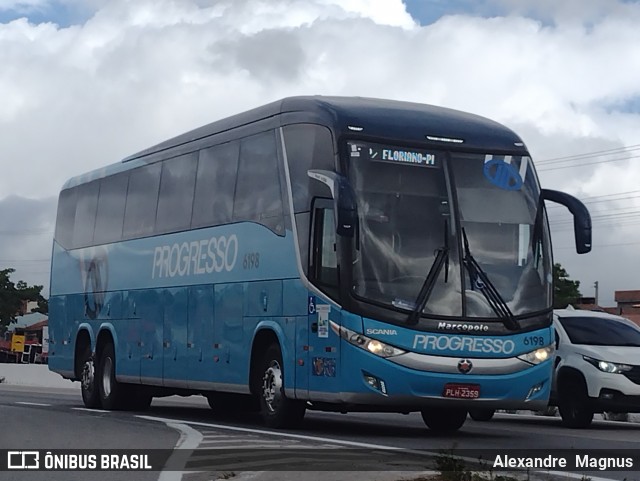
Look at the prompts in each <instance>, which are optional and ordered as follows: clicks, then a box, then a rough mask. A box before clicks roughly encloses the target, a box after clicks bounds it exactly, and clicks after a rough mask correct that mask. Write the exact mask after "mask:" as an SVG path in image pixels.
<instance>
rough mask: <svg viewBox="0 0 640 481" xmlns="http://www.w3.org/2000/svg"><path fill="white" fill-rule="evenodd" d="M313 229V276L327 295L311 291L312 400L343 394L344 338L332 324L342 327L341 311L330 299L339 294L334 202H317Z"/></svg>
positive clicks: (310, 361) (311, 265)
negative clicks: (322, 395) (341, 362)
mask: <svg viewBox="0 0 640 481" xmlns="http://www.w3.org/2000/svg"><path fill="white" fill-rule="evenodd" d="M312 212H313V217H312V228H311V255H310V266H309V267H310V269H309V271H310V275H311V278H312V280H313V283H314V284H315V285H316V286H318V288H320V290H321V291H322V292H323V293H326V295H321V294H316V293H315V292H311V291H310V292H309V296H308V312H309V321H308V322H309V329H308V333H309V341H308V346H309V370H310V372H309V397H310V399H312V400H313V399H319V395H318V394H319V393H323V392H339V386H338V377H339V376H338V369H339V360H340V352H339V347H340V339H339V337H338V336H337V335H336V334H335V333H333V332H331V328H330V325H329V322H330V321H333V322H335V323H337V324H338V325H340V324H341V320H340V310H339V309H338V308H336V307H335V304H333V303H331V302H330V301H329V300H328V299H329V298H330V297H334V298H336V296H337V293H338V263H337V253H336V225H335V221H334V218H333V201H331V200H328V199H316V200H315V201H314V205H313V210H312Z"/></svg>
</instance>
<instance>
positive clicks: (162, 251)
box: [151, 234, 238, 279]
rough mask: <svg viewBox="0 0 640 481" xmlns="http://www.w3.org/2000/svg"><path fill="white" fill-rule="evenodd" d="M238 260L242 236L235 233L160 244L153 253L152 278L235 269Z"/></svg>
mask: <svg viewBox="0 0 640 481" xmlns="http://www.w3.org/2000/svg"><path fill="white" fill-rule="evenodd" d="M237 259H238V238H237V237H236V236H235V234H234V235H231V236H230V237H229V238H227V237H225V236H220V237H211V238H210V239H202V240H196V241H191V242H183V243H181V244H178V243H175V244H171V245H164V246H158V247H156V249H155V252H154V254H153V269H152V272H151V278H152V279H156V278H157V279H162V278H165V277H176V276H178V277H183V276H189V275H201V274H211V273H213V272H222V271H227V272H229V271H231V270H233V268H234V267H235V265H236V260H237Z"/></svg>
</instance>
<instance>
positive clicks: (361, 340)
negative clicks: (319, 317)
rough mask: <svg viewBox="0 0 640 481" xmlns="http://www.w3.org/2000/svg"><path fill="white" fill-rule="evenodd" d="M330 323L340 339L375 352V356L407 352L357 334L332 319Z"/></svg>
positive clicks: (391, 355)
mask: <svg viewBox="0 0 640 481" xmlns="http://www.w3.org/2000/svg"><path fill="white" fill-rule="evenodd" d="M330 325H331V329H332V330H333V332H335V333H336V334H337V335H338V336H340V337H341V338H342V339H344V340H346V341H348V342H349V343H351V344H353V345H354V346H358V347H359V348H362V349H364V350H365V351H368V352H370V353H372V354H375V355H376V356H380V357H393V356H399V355H400V354H404V353H406V352H407V351H403V350H402V349H398V348H397V347H394V346H390V345H389V344H385V343H384V342H382V341H378V340H377V339H371V338H370V337H367V336H365V335H364V334H359V333H357V332H355V331H352V330H351V329H347V328H346V327H342V326H338V325H337V324H336V323H335V322H333V321H330Z"/></svg>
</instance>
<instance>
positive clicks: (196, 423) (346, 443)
mask: <svg viewBox="0 0 640 481" xmlns="http://www.w3.org/2000/svg"><path fill="white" fill-rule="evenodd" d="M137 417H139V418H141V419H147V420H149V421H157V422H162V423H165V424H167V425H169V423H185V424H190V425H192V426H202V427H206V428H213V429H222V430H227V431H235V432H240V433H252V434H266V435H269V436H276V437H280V438H289V439H303V440H307V441H315V442H323V443H326V442H328V443H333V444H339V445H342V446H353V447H358V448H368V449H383V450H390V451H402V452H403V453H409V454H419V455H423V456H424V455H425V451H424V450H417V449H406V448H402V447H399V446H387V445H384V444H373V443H362V442H358V441H347V440H342V439H332V438H325V437H321V436H310V435H306V434H292V433H280V432H275V431H268V430H266V429H255V428H241V427H238V426H226V425H224V424H213V423H204V422H200V421H187V420H179V419H167V418H159V417H154V416H140V415H138V416H137ZM177 426H180V424H177ZM196 432H197V431H196ZM427 452H428V451H427ZM438 454H439V453H436V452H434V453H433V455H434V456H436V455H438ZM454 457H456V458H457V459H461V460H463V461H467V462H471V463H475V462H477V461H478V460H477V459H473V458H468V457H464V456H455V455H454ZM529 472H530V473H537V474H542V475H545V474H546V475H548V474H553V475H556V476H565V477H567V478H574V479H584V478H585V475H584V474H580V473H573V472H571V471H546V470H531V471H529ZM434 474H437V473H436V472H434ZM588 478H589V480H590V481H615V478H600V477H595V476H588ZM171 479H173V478H171ZM158 481H165V480H164V479H162V480H160V479H159V480H158ZM167 481H168V479H167Z"/></svg>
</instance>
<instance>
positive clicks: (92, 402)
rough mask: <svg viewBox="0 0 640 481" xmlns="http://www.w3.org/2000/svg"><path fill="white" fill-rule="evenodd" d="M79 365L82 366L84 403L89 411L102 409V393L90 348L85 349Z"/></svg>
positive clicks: (81, 383) (81, 376) (81, 377)
mask: <svg viewBox="0 0 640 481" xmlns="http://www.w3.org/2000/svg"><path fill="white" fill-rule="evenodd" d="M78 364H79V365H80V386H81V390H82V402H83V403H84V405H85V407H87V408H89V409H95V408H98V407H100V393H99V392H98V385H97V383H96V369H95V367H96V363H95V360H94V357H93V354H92V353H91V348H90V347H89V346H87V347H86V348H85V349H83V351H82V355H81V358H80V359H79V360H78Z"/></svg>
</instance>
